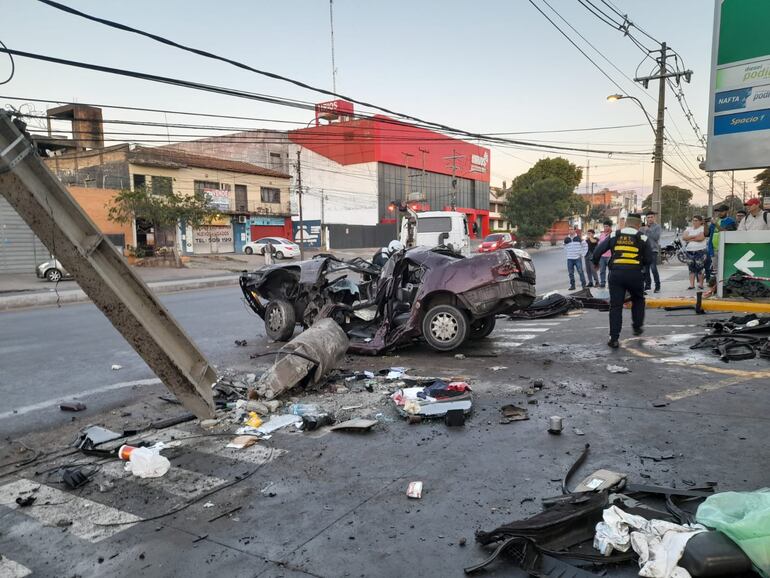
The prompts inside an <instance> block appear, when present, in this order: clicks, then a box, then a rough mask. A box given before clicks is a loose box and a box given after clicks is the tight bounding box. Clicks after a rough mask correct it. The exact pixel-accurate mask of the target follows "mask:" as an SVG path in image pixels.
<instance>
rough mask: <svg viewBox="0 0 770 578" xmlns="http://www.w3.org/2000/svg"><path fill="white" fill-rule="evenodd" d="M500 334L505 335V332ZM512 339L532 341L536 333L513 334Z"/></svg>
mask: <svg viewBox="0 0 770 578" xmlns="http://www.w3.org/2000/svg"><path fill="white" fill-rule="evenodd" d="M500 333H507V332H506V331H501V332H500ZM512 337H514V338H516V339H534V338H535V337H538V334H537V333H514V334H513V335H512Z"/></svg>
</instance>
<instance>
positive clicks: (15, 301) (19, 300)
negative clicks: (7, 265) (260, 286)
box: [0, 275, 238, 311]
mask: <svg viewBox="0 0 770 578" xmlns="http://www.w3.org/2000/svg"><path fill="white" fill-rule="evenodd" d="M237 284H238V275H233V276H230V275H227V276H219V277H202V278H198V279H181V280H179V281H155V282H152V283H147V286H148V287H149V288H150V289H152V290H153V292H155V293H175V292H178V291H192V290H195V289H208V288H212V287H227V286H230V285H237ZM90 301H91V299H90V298H89V297H88V295H86V294H85V293H84V292H83V290H82V289H68V290H66V291H59V294H58V295H57V294H56V293H55V292H52V291H51V292H48V291H47V292H45V293H41V292H37V293H25V294H21V295H14V296H10V297H0V311H10V310H12V309H26V308H30V307H45V306H48V305H56V304H57V303H58V304H60V305H65V304H67V303H87V302H90Z"/></svg>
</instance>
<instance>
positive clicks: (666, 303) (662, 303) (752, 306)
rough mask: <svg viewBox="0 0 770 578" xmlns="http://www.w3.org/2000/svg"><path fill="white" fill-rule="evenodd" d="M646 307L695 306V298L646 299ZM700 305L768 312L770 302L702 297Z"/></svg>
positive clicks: (769, 311)
mask: <svg viewBox="0 0 770 578" xmlns="http://www.w3.org/2000/svg"><path fill="white" fill-rule="evenodd" d="M645 303H646V306H647V307H652V308H657V309H662V308H664V307H680V306H682V305H691V306H693V307H695V299H686V298H678V299H647V300H645ZM701 307H702V308H703V309H705V310H706V311H736V312H741V313H770V303H757V302H754V301H729V300H722V299H704V300H703V301H701Z"/></svg>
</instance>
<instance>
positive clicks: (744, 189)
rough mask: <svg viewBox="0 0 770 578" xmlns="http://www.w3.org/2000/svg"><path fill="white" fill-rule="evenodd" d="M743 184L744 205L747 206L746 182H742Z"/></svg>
mask: <svg viewBox="0 0 770 578" xmlns="http://www.w3.org/2000/svg"><path fill="white" fill-rule="evenodd" d="M741 183H742V184H743V204H744V205H745V204H746V181H741Z"/></svg>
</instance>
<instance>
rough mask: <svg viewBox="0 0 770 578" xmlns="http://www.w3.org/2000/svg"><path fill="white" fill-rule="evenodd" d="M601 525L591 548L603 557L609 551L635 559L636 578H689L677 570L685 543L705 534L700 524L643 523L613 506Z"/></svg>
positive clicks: (682, 569) (650, 521)
mask: <svg viewBox="0 0 770 578" xmlns="http://www.w3.org/2000/svg"><path fill="white" fill-rule="evenodd" d="M603 518H604V521H603V522H599V523H598V524H597V525H596V535H595V536H594V548H596V549H597V550H599V551H600V552H601V553H602V554H603V555H604V556H609V555H610V554H612V552H613V550H618V551H620V552H628V549H629V548H633V549H634V552H636V553H637V554H638V555H639V576H645V577H646V578H690V573H689V572H687V570H685V569H684V568H681V567H679V566H678V562H679V559H680V558H681V557H682V552H684V547H685V546H686V545H687V541H688V540H689V539H690V538H692V537H693V536H694V535H695V534H698V533H700V532H703V531H705V530H706V528H704V527H703V526H701V525H700V524H695V525H693V526H680V525H679V524H673V523H671V522H665V521H663V520H647V519H646V518H643V517H641V516H635V515H633V514H629V513H627V512H624V511H623V510H621V509H620V508H618V507H617V506H610V507H609V508H607V509H606V510H604V514H603Z"/></svg>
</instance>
